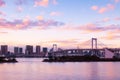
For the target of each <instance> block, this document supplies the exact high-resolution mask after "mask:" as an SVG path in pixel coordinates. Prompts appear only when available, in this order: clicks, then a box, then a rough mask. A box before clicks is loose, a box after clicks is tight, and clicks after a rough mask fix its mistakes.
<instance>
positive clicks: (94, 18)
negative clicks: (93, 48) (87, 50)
mask: <svg viewBox="0 0 120 80" xmlns="http://www.w3.org/2000/svg"><path fill="white" fill-rule="evenodd" d="M92 37H96V38H97V39H98V40H99V41H100V42H102V43H104V44H105V45H107V46H109V47H120V0H0V45H3V44H8V45H10V46H24V45H27V44H31V45H41V46H48V47H52V44H57V45H58V46H59V47H61V48H76V47H77V46H79V47H81V46H80V44H81V43H83V42H85V41H87V40H90V39H91V38H92Z"/></svg>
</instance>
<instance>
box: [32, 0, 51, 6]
mask: <svg viewBox="0 0 120 80" xmlns="http://www.w3.org/2000/svg"><path fill="white" fill-rule="evenodd" d="M48 4H49V0H35V4H34V6H42V7H47V6H48Z"/></svg>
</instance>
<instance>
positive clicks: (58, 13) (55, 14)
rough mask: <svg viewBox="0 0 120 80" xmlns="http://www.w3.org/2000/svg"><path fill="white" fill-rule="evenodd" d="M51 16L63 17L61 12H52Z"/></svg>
mask: <svg viewBox="0 0 120 80" xmlns="http://www.w3.org/2000/svg"><path fill="white" fill-rule="evenodd" d="M50 15H51V16H59V15H61V13H60V12H51V13H50Z"/></svg>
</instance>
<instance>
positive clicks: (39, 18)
mask: <svg viewBox="0 0 120 80" xmlns="http://www.w3.org/2000/svg"><path fill="white" fill-rule="evenodd" d="M36 19H37V20H39V21H42V20H43V19H44V18H43V16H41V15H40V16H37V17H36Z"/></svg>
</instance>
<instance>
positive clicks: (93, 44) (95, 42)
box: [91, 38, 97, 49]
mask: <svg viewBox="0 0 120 80" xmlns="http://www.w3.org/2000/svg"><path fill="white" fill-rule="evenodd" d="M91 43H92V44H91V45H92V49H97V38H92V41H91ZM94 46H95V47H94Z"/></svg>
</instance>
